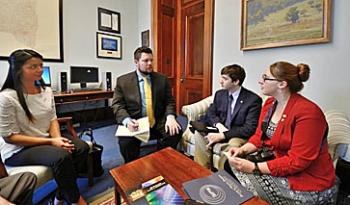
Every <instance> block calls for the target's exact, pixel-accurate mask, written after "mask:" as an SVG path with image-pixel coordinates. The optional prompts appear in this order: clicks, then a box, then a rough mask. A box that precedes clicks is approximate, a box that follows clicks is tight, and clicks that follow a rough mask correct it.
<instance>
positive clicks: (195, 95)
mask: <svg viewBox="0 0 350 205" xmlns="http://www.w3.org/2000/svg"><path fill="white" fill-rule="evenodd" d="M184 3H186V2H184ZM181 10H182V12H181V22H182V24H181V38H180V42H181V47H182V49H181V51H180V55H181V56H182V57H181V66H180V70H181V74H180V75H181V81H180V82H181V83H180V90H181V93H183V94H184V95H181V96H179V98H180V100H179V101H180V102H179V107H182V105H186V104H191V103H194V102H197V101H199V100H201V99H202V98H203V95H204V93H203V83H204V80H205V78H206V77H205V76H204V75H203V73H204V72H203V69H204V66H203V62H204V61H203V58H204V56H203V54H204V52H203V51H204V49H203V48H204V45H203V44H204V40H203V39H204V1H197V2H196V3H195V4H193V3H192V4H190V5H189V4H187V5H185V4H183V5H182V9H181Z"/></svg>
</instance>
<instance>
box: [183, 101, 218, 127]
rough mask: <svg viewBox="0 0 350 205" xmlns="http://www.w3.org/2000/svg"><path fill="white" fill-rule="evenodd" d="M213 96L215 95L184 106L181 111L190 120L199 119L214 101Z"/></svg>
mask: <svg viewBox="0 0 350 205" xmlns="http://www.w3.org/2000/svg"><path fill="white" fill-rule="evenodd" d="M213 98H214V97H213V96H209V97H207V98H204V99H203V100H201V101H199V102H196V103H193V104H190V105H185V106H182V109H181V111H182V113H183V114H185V115H186V116H187V118H188V121H195V120H198V119H199V117H200V116H202V115H204V114H205V112H206V111H207V110H208V108H209V105H210V104H211V103H212V102H213Z"/></svg>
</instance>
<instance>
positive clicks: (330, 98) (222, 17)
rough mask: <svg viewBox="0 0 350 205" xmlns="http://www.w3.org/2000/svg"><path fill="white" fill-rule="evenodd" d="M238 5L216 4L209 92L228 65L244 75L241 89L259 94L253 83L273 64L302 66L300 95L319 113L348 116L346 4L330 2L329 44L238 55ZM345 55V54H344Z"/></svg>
mask: <svg viewBox="0 0 350 205" xmlns="http://www.w3.org/2000/svg"><path fill="white" fill-rule="evenodd" d="M240 2H241V1H238V0H216V1H215V19H214V25H215V26H214V56H213V92H214V91H215V90H216V89H218V88H219V87H220V86H219V75H220V70H221V68H222V67H223V66H225V65H227V64H231V63H238V64H241V65H242V66H243V67H244V68H245V69H246V72H247V78H246V81H245V82H244V85H245V86H246V87H248V88H249V89H252V90H254V91H255V92H260V88H259V86H258V84H257V81H258V80H259V78H260V75H261V73H262V72H263V71H264V70H265V69H266V68H267V67H268V66H269V65H270V64H272V63H274V62H275V61H280V60H285V61H289V62H291V63H293V64H297V63H306V64H309V66H310V68H311V75H310V79H309V81H307V83H306V84H305V88H304V90H303V91H302V94H303V95H304V96H306V97H308V98H310V99H312V100H313V101H315V102H316V103H317V104H318V105H320V106H321V108H322V109H323V110H329V109H340V110H343V111H345V112H346V113H347V114H348V116H350V94H349V93H350V91H349V90H350V80H349V79H350V68H349V66H348V65H349V62H348V59H347V57H348V56H349V55H348V54H349V53H350V44H349V40H348V39H349V37H348V35H349V33H350V26H349V22H348V21H349V19H350V12H349V9H348V8H350V1H349V0H336V1H332V7H333V9H332V15H333V17H332V20H331V23H332V29H331V30H332V41H331V42H330V43H327V44H316V45H302V46H292V47H284V48H271V49H260V50H253V51H244V52H243V51H240V16H241V10H240V6H241V5H240ZM346 53H348V54H346Z"/></svg>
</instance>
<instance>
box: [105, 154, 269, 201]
mask: <svg viewBox="0 0 350 205" xmlns="http://www.w3.org/2000/svg"><path fill="white" fill-rule="evenodd" d="M110 173H111V175H112V177H113V179H114V182H115V202H116V204H120V201H121V198H120V197H123V199H124V201H125V202H126V203H127V204H129V203H130V202H129V201H128V198H127V195H126V193H127V192H128V191H130V190H134V189H137V188H138V187H139V185H141V184H142V183H143V182H145V181H147V180H150V179H152V178H154V177H156V176H159V175H162V176H163V177H164V178H165V180H166V181H167V182H168V183H169V184H171V185H172V186H173V187H174V188H175V190H176V191H177V192H178V193H179V194H180V195H181V197H182V198H184V199H188V196H187V195H186V194H185V192H184V191H183V190H182V184H183V183H184V182H186V181H190V180H192V179H198V178H201V177H206V176H209V175H211V174H212V172H211V171H210V170H208V169H206V168H204V167H202V166H200V165H199V164H197V163H196V162H194V161H192V160H191V159H189V158H187V157H186V156H185V155H183V154H181V153H179V152H177V151H175V150H174V149H172V148H165V149H162V150H160V151H158V152H155V153H153V154H150V155H147V156H145V157H142V158H140V159H137V160H135V161H132V162H129V163H127V164H125V165H122V166H119V167H116V168H114V169H112V170H110ZM244 204H245V205H250V204H255V205H260V204H261V205H267V204H268V203H266V202H265V201H263V200H261V199H259V198H257V197H254V198H252V199H250V200H249V201H247V202H245V203H244Z"/></svg>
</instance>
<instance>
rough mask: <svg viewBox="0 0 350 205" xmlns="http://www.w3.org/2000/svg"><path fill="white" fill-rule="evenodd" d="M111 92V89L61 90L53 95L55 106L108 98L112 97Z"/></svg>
mask: <svg viewBox="0 0 350 205" xmlns="http://www.w3.org/2000/svg"><path fill="white" fill-rule="evenodd" d="M113 93H114V92H113V91H112V90H96V91H79V92H63V93H55V94H54V97H55V103H56V106H58V105H64V104H71V103H81V102H86V101H95V100H108V99H109V98H113Z"/></svg>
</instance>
